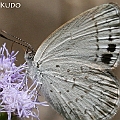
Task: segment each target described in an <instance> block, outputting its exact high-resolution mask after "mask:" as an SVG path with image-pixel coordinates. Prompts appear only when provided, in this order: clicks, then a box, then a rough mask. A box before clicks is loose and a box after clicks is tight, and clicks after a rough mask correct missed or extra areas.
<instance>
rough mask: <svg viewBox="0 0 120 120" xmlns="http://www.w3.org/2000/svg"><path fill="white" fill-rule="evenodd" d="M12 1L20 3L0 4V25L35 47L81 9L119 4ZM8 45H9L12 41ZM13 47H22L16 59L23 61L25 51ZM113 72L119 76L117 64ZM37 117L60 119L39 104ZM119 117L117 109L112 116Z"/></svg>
mask: <svg viewBox="0 0 120 120" xmlns="http://www.w3.org/2000/svg"><path fill="white" fill-rule="evenodd" d="M0 2H10V1H9V0H2V1H1V0H0ZM12 2H20V3H21V5H22V6H21V8H19V9H5V8H0V29H3V30H5V31H7V32H8V33H9V34H12V35H15V36H17V37H19V38H21V39H23V40H25V41H27V42H29V43H30V44H31V45H32V46H33V47H34V48H35V49H37V48H38V47H39V45H40V44H41V42H42V41H43V40H44V39H45V38H46V37H47V36H48V35H49V34H50V33H51V32H53V31H54V30H55V29H56V28H58V27H59V26H60V25H61V24H63V23H65V22H66V21H68V20H69V19H70V18H72V17H75V16H76V15H78V14H80V13H81V12H83V11H85V10H87V9H89V8H92V7H94V6H97V5H100V4H103V3H108V2H115V3H118V4H119V5H120V0H111V1H110V0H12ZM3 42H6V41H5V40H4V39H1V38H0V46H1V44H2V43H3ZM7 46H8V47H10V48H11V43H9V44H7ZM12 49H14V50H20V51H21V52H20V54H19V56H18V62H19V63H23V61H24V58H23V54H24V51H23V49H21V46H19V45H16V44H15V45H13V47H12ZM115 74H116V75H117V77H118V78H120V75H119V67H118V68H117V70H116V71H115ZM40 119H41V120H63V119H62V118H61V117H60V116H59V115H58V114H57V113H56V112H55V111H54V110H52V109H51V108H50V107H41V109H40ZM119 119H120V112H118V113H117V114H116V116H115V117H114V118H113V119H112V120H119Z"/></svg>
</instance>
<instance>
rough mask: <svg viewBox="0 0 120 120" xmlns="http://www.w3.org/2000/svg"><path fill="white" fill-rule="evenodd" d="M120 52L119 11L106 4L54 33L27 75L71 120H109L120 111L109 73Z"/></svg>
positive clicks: (115, 84) (115, 82)
mask: <svg viewBox="0 0 120 120" xmlns="http://www.w3.org/2000/svg"><path fill="white" fill-rule="evenodd" d="M119 50H120V9H119V7H118V6H117V5H115V4H105V5H101V6H98V7H95V8H93V9H90V10H88V11H86V12H84V13H83V14H81V15H78V16H77V17H76V18H74V19H72V20H71V21H69V22H67V23H66V24H64V25H63V26H62V27H60V28H59V29H57V30H56V31H55V32H53V33H52V34H51V35H50V36H49V37H48V38H47V39H46V40H45V41H44V42H43V44H42V45H41V46H40V47H39V48H38V50H37V52H36V54H35V56H34V59H33V60H31V61H30V59H29V54H26V56H25V58H26V60H27V62H28V65H29V69H28V74H29V75H30V76H31V78H33V79H37V81H38V83H42V87H41V91H42V93H43V95H44V96H45V98H46V100H47V101H48V102H49V103H50V104H51V105H52V107H53V108H54V109H55V110H57V111H58V112H59V113H60V114H62V115H63V116H64V118H65V119H66V120H107V119H110V118H111V117H112V116H113V115H114V114H115V113H116V111H117V109H118V108H119V104H120V103H119V102H120V86H119V82H118V80H117V79H116V77H115V76H114V75H112V73H111V72H110V70H111V69H112V68H114V67H115V66H117V64H118V61H119Z"/></svg>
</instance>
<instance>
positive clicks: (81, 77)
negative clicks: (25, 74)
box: [41, 59, 120, 120]
mask: <svg viewBox="0 0 120 120" xmlns="http://www.w3.org/2000/svg"><path fill="white" fill-rule="evenodd" d="M50 63H52V64H50ZM51 65H52V67H51ZM41 69H42V77H41V81H42V83H43V84H42V88H41V90H42V93H43V94H44V95H45V98H46V99H47V101H48V102H49V103H50V104H51V105H52V106H53V107H54V108H55V109H56V110H57V111H58V112H59V113H60V114H62V115H63V116H64V117H65V118H66V119H67V120H107V119H108V118H110V117H111V116H113V115H114V114H115V113H116V111H117V109H118V107H119V101H120V96H119V92H120V89H119V84H118V81H117V79H116V78H115V77H114V76H113V75H112V74H111V73H109V72H108V71H101V70H99V69H96V68H93V67H92V66H91V65H86V64H83V63H82V62H76V61H70V60H69V61H68V60H67V59H66V60H65V59H64V60H61V59H58V60H55V61H49V62H46V63H44V64H42V66H41Z"/></svg>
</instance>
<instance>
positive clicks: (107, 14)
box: [34, 4, 120, 68]
mask: <svg viewBox="0 0 120 120" xmlns="http://www.w3.org/2000/svg"><path fill="white" fill-rule="evenodd" d="M119 43H120V9H119V8H118V6H117V5H115V4H105V5H101V6H98V7H95V8H93V9H90V10H88V11H86V12H84V13H83V14H81V15H78V16H77V17H76V18H74V19H72V20H71V21H69V22H68V23H66V24H64V25H63V26H62V27H60V28H59V29H57V30H56V31H55V32H53V34H51V35H50V36H49V37H48V38H47V40H45V41H44V42H43V44H42V45H41V46H40V47H39V48H38V50H37V53H36V55H35V58H34V60H35V61H36V62H38V63H39V64H41V63H42V62H47V61H49V59H54V58H58V57H59V58H60V57H68V58H75V59H78V60H81V59H82V60H83V61H84V62H87V63H88V62H90V63H91V62H93V63H96V64H99V65H101V67H102V68H109V66H115V64H116V63H117V59H118V55H119V48H120V45H119Z"/></svg>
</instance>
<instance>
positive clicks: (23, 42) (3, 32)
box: [0, 30, 35, 53]
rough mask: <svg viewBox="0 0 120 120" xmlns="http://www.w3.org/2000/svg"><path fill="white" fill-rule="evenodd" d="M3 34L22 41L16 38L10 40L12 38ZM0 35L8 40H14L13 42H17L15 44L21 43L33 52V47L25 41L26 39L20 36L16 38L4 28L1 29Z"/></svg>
mask: <svg viewBox="0 0 120 120" xmlns="http://www.w3.org/2000/svg"><path fill="white" fill-rule="evenodd" d="M4 34H6V35H8V36H11V37H13V38H15V39H17V40H19V41H21V42H22V43H21V42H19V41H16V40H12V39H10V38H8V37H6V36H5V35H4ZM0 37H2V38H5V39H7V40H9V41H12V42H15V43H17V44H19V45H22V46H24V47H26V48H27V49H29V50H31V51H32V52H33V53H35V50H34V48H33V47H32V46H31V45H30V44H29V43H27V42H26V41H24V40H22V39H20V38H18V37H16V36H14V35H10V34H8V33H7V32H6V31H4V30H1V33H0Z"/></svg>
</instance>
